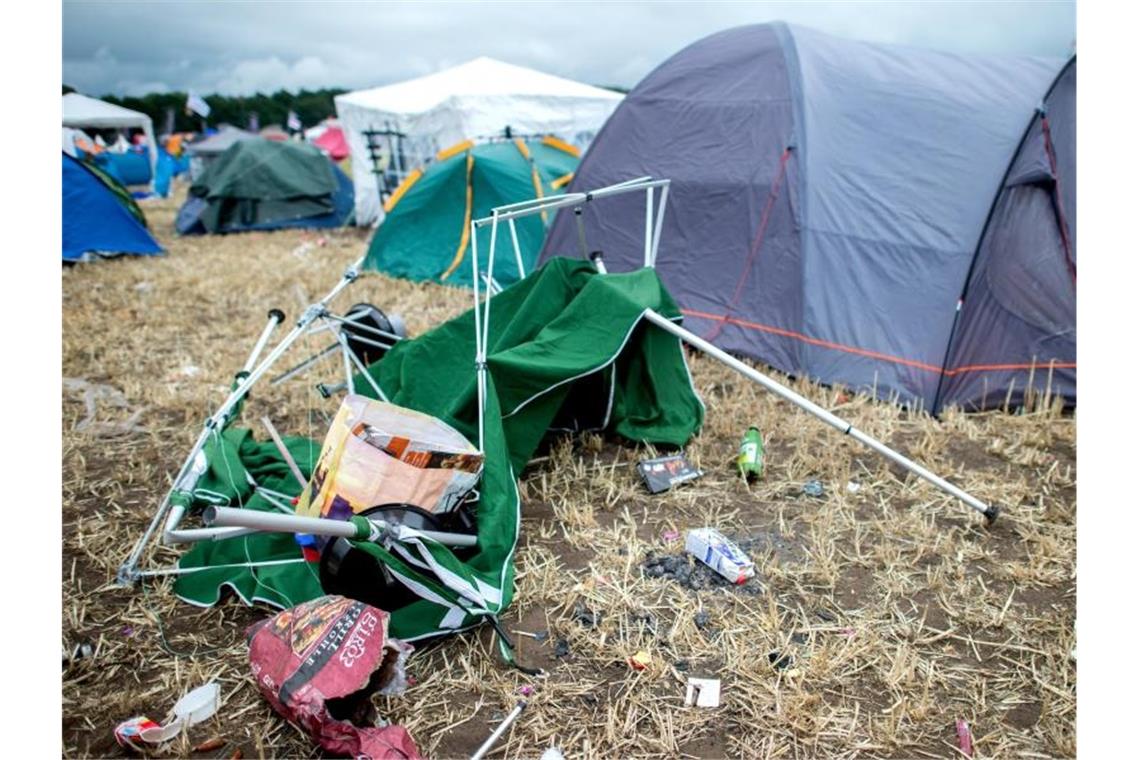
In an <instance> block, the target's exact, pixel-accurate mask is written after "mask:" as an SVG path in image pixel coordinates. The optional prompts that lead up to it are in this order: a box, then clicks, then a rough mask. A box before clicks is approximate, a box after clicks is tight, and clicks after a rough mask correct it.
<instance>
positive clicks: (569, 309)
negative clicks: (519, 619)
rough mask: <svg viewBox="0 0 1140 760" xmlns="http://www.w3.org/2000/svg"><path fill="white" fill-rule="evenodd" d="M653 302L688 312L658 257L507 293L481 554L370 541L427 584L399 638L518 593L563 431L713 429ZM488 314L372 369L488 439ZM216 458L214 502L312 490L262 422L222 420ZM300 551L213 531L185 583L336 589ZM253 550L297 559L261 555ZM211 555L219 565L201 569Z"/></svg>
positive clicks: (666, 435)
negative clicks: (479, 351)
mask: <svg viewBox="0 0 1140 760" xmlns="http://www.w3.org/2000/svg"><path fill="white" fill-rule="evenodd" d="M647 309H653V310H656V311H658V312H660V313H662V314H663V315H665V316H666V317H668V318H671V319H679V318H680V314H679V312H678V310H677V308H676V305H675V304H674V303H673V301H672V299H671V298H670V296H669V294H668V293H667V292H666V291H665V289H664V287H662V285H661V283H660V281H659V280H658V279H657V276H656V274H655V273H654V272H653V271H652V270H649V269H645V270H641V271H637V272H632V273H628V274H619V275H603V274H598V273H597V272H596V271H595V270H594V268H593V267H592V265H590V264H589V263H587V262H583V261H572V260H569V259H556V260H552V261H551V262H549V263H548V264H547V265H546V266H544V267H543V268H542V269H540V270H538V271H536V272H534V273H533V274H531V275H530V276H529V277H527V278H526V279H524V280H522V281H520V282H518V283H515V284H514V285H512V286H510V287H508V288H506V289H505V290H504V291H502V292H501V293H500V294H498V295H497V296H495V297H494V298H493V300H492V303H491V314H492V323H491V330H490V336H489V342H488V356H487V366H488V371H489V378H488V397H487V409H486V428H485V436H484V440H485V443H484V453H485V454H486V460H485V464H484V472H483V479H482V481H481V483H480V487H479V493H480V500H479V503H478V506H477V510H476V514H477V521H478V550H477V552H476V553H475V555H474V556H472V557H471V558H469V559H467V560H465V561H461V560H459V559H458V558H457V557H456V556H455V555H454V554H453V553H452V552H451V550H450V549H448V548H447V547H444V546H442V545H439V544H437V543H435V542H433V541H430V540H427V539H425V540H422V541H416V542H410V543H407V542H405V543H401V544H398V545H396V546H394V547H393V549H392V550H388V549H385V548H383V547H381V546H378V545H376V544H368V543H362V544H359V547H360V548H361V549H362V550H364V551H366V552H368V553H370V554H372V555H373V556H374V558H375V560H376V561H377V562H378V563H383V564H384V565H385V566H386V567H387V568H388V569H389V570H390V571H391V572H392V573H393V574H394V575H395V576H396V577H397V578H398V579H400V580H401V581H402V582H404V583H405V584H406V585H407V586H408V587H409V588H413V589H415V590H416V593H417V595H418V596H419V598H418V599H417V600H416V601H414V602H412V603H411V604H409V605H407V606H405V607H401V608H399V609H395V610H390V612H391V613H392V618H391V628H390V632H391V634H392V635H393V636H396V637H398V638H403V639H405V640H415V639H420V638H425V637H430V636H437V635H441V634H445V633H449V632H454V631H457V630H461V629H464V628H467V627H470V626H473V625H476V624H477V623H479V622H480V621H481V620H482V619H484V618H485V617H486V616H488V615H497V614H499V613H500V612H501V611H502V610H503V609H505V608H506V607H507V606H508V605H509V604H510V602H511V599H512V598H513V595H514V552H515V546H516V543H517V540H518V531H519V509H520V502H519V495H518V492H517V490H516V486H515V479H516V477H517V475H518V474H519V473H520V472H521V471H522V469H523V468H524V467H525V466H526V463H527V462H528V461H529V460H530V459H531V457H532V456H533V453H534V451H535V449H536V448H537V447H538V445H539V443H540V441H541V440H542V439H543V437H544V435H546V433H547V431H548V430H550V429H551V428H559V429H566V428H570V429H599V430H603V429H604V430H607V431H610V432H612V433H616V434H618V435H621V436H623V437H625V438H627V439H629V440H633V441H646V442H652V443H657V444H667V445H683V444H684V443H686V442H687V441H688V440H689V438H690V437H691V436H692V435H693V434H694V433H696V431H697V430H698V429H699V428H700V425H701V423H702V421H703V417H704V407H703V405H702V403H701V401H700V399H699V398H698V396H697V394H696V391H695V390H694V388H693V386H692V382H691V379H690V377H689V373H688V368H687V366H686V364H685V357H684V353H683V351H682V350H681V346H680V344H679V343H678V341H677V339H676V338H674V337H673V336H671V335H669V334H667V333H665V332H664V331H662V330H660V329H656V328H653V327H652V326H649V325H647V324H645V323H644V321H643V314H644V312H645V310H647ZM474 319H475V317H474V313H473V312H470V311H469V312H467V313H466V314H463V315H461V316H459V317H457V318H455V319H453V320H451V321H450V322H447V323H445V324H443V325H441V326H439V327H437V328H436V329H434V330H432V331H430V332H428V333H425V334H424V335H422V336H420V337H418V338H415V339H411V340H407V341H402V342H400V343H399V344H397V345H396V347H395V348H393V349H392V350H391V351H390V352H389V353H388V354H387V355H386V356H385V358H384V359H383V360H382V361H380V362H378V363H376V364H374V365H372V366H371V367H370V368H369V373H370V374H371V375H372V376H373V377H374V378H375V379H376V380H377V381H378V382H379V384H380V386H381V388H382V389H383V390H384V393H385V394H386V395H387V396H388V397H389V399H390V401H391V402H392V403H395V404H398V405H400V406H403V407H407V408H410V409H414V410H417V411H420V412H424V413H426V414H430V415H433V416H435V417H438V418H439V419H441V420H443V421H444V422H446V423H447V424H449V425H451V426H453V427H454V428H456V429H457V430H458V431H460V432H461V433H463V434H464V435H465V436H466V437H467V438H468V439H469V440H473V441H475V440H478V430H477V424H478V409H477V392H476V373H475V367H474V365H473V362H472V360H471V359H472V356H473V355H474V344H475V338H474ZM357 392H358V393H362V394H366V395H371V394H370V387H369V384H368V383H366V382H364V381H363V380H360V381H358V383H357ZM286 445H287V446H288V447H289V450H290V452H291V453H292V454H293V456H294V458H295V459H296V460H297V463H298V465H299V466H300V467H301V469H302V471H303V472H304V473H305V474H306V475H309V474H310V473H311V471H312V467H313V463H314V460H315V458H316V456H317V450H318V446H319V444H318V443H316V442H315V441H311V440H308V439H306V438H290V439H288V440H287V444H286ZM206 458H207V461H208V463H209V470H208V472H207V474H206V475H205V476H204V478H203V479H202V480H201V481H199V486H198V489H197V491H196V492H195V498H196V499H197V500H199V501H200V502H201V503H218V502H220V501H227V502H229V503H231V504H234V505H237V504H238V503H241V504H243V505H244V506H245V508H247V509H262V510H272V509H274V507H273V505H272V504H271V503H270V501H269V500H267V499H266V498H265V497H264V496H263V494H264V493H266V492H265V491H257V490H255V489H254V487H253V486H252V485H251V481H253V482H256V483H257V484H259V485H261V486H263V487H264V488H266V489H271V490H277V491H282V492H283V493H286V494H290V495H292V494H295V493H297V492H298V491H299V487H298V486H297V485H296V483H295V482H293V481H292V478H291V476H290V475H289V472H288V467H287V466H286V465H285V463H284V462H283V461H282V460H281V457H280V455H279V454H276V453H275V450H274V447H273V444H272V443H268V442H267V443H257V442H255V441H254V440H253V439H252V436H251V434H250V432H249V431H248V430H241V429H238V428H230V429H228V430H226V431H224V432H221V433H219V434H217V435H216V436H214V438H213V439H212V440H211V442H210V443H209V445H208V446H207V449H206ZM247 476H248V477H247ZM300 556H301V552H300V549H299V548H298V547H297V545H296V543H294V541H293V537H292V536H289V535H284V534H276V535H274V534H268V535H250V536H241V537H237V538H232V539H226V540H223V541H217V542H212V543H200V544H197V545H195V546H194V548H193V549H192V550H191V551H190V552H189V553H188V554H187V555H185V556H184V557H183V559H182V561H181V563H180V564H181V567H182V568H183V571H184V573H183V574H182V575H180V576H179V577H178V580H177V581H176V585H175V592H176V593H177V594H178V595H179V596H180V597H182V598H183V599H185V600H187V601H190V602H191V603H194V604H199V605H212V604H215V603H216V602H217V601H218V600H219V598H220V592H221V590H222V588H223V587H225V586H229V587H231V588H233V589H234V590H235V591H237V593H238V594H239V595H240V596H241V597H242V598H243V599H244V600H246V601H247V602H252V601H254V600H264V601H267V602H269V603H271V604H276V605H278V606H291V605H293V604H296V603H298V602H301V601H305V600H307V599H312V598H315V597H316V596H319V595H320V594H321V593H322V591H321V589H320V586H319V582H318V581H317V574H316V570H315V567H314V566H313V565H310V564H307V563H303V562H298V561H297V560H298V559H299V557H300ZM251 560H252V561H269V562H273V561H276V562H278V563H280V562H285V563H287V564H270V565H265V566H261V567H247V566H245V565H247V564H248V563H249V562H250V561H251ZM199 567H205V568H209V569H206V570H190V569H191V568H199ZM187 570H190V572H185V571H187Z"/></svg>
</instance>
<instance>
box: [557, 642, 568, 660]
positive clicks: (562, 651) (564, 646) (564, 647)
mask: <svg viewBox="0 0 1140 760" xmlns="http://www.w3.org/2000/svg"><path fill="white" fill-rule="evenodd" d="M554 656H555V657H569V656H570V642H569V641H567V640H566V639H559V640H558V641H556V642H554Z"/></svg>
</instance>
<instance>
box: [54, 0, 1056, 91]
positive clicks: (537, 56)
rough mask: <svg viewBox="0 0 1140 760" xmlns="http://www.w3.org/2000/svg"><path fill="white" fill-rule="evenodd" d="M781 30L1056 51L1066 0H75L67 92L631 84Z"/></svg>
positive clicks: (967, 49)
mask: <svg viewBox="0 0 1140 760" xmlns="http://www.w3.org/2000/svg"><path fill="white" fill-rule="evenodd" d="M774 20H783V21H788V22H791V23H797V24H802V25H804V26H810V27H814V28H816V29H819V30H822V31H825V32H830V33H832V34H836V35H840V36H844V37H852V38H856V39H864V40H870V41H876V42H893V43H903V44H909V45H919V46H923V47H931V48H938V49H942V50H950V51H955V52H963V53H998V54H1028V55H1046V56H1058V57H1063V56H1067V55H1069V54H1070V53H1071V52H1072V48H1073V44H1074V41H1075V37H1076V32H1075V27H1076V10H1075V7H1074V4H1073V3H1072V2H1067V1H1064V0H1061V1H1058V2H1046V1H1044V0H1038V1H1037V2H996V1H995V2H978V3H975V2H946V3H941V2H938V3H936V2H894V3H855V2H819V3H808V2H770V3H764V2H739V3H714V2H702V3H696V2H694V3H688V2H677V3H648V2H626V3H619V2H608V3H594V2H582V3H572V2H567V1H566V0H560V1H559V2H552V3H538V2H530V3H506V2H498V3H492V2H478V3H474V2H472V3H454V2H438V3H431V2H415V3H409V2H388V3H339V2H319V3H318V2H291V3H290V2H271V1H269V0H265V1H263V2H225V3H222V2H205V1H203V0H200V1H199V2H164V3H135V2H121V1H120V2H72V1H68V0H65V2H64V5H63V81H64V83H66V84H69V85H71V86H72V87H75V88H77V89H78V90H80V91H81V92H85V93H87V94H89V95H103V94H116V95H141V94H145V93H147V92H155V91H159V92H161V91H166V90H185V89H188V88H189V89H194V90H196V91H198V92H200V93H201V94H210V93H215V92H218V93H225V94H231V95H244V94H250V93H253V92H258V91H262V92H271V91H274V90H278V89H282V88H284V89H287V90H294V91H295V90H298V89H302V88H309V89H313V88H319V87H344V88H348V89H357V88H361V87H371V86H376V85H381V84H388V83H391V82H395V81H399V80H401V79H407V78H410V77H414V76H419V75H422V74H427V73H430V72H432V71H437V70H439V69H441V68H445V67H447V66H452V65H455V64H457V63H462V62H463V61H466V60H469V59H471V58H474V57H476V56H480V55H488V56H491V57H493V58H499V59H502V60H505V61H509V62H511V63H516V64H520V65H523V66H530V67H532V68H536V69H540V70H543V71H547V72H550V73H553V74H559V75H562V76H566V77H570V78H573V79H578V80H581V81H585V82H589V83H591V84H616V85H622V86H625V87H632V86H633V85H634V84H636V83H637V82H638V80H640V79H641V78H642V77H643V76H644V75H645V74H647V73H649V71H650V70H651V69H652V68H653V67H654V66H656V65H657V64H659V63H661V62H662V61H663V60H665V58H667V57H668V56H670V55H672V54H673V53H675V52H676V51H678V50H680V49H681V48H682V47H684V46H685V45H687V44H689V43H691V42H694V41H695V40H698V39H700V38H701V37H704V36H706V35H708V34H711V33H712V32H715V31H718V30H721V29H726V28H729V27H733V26H739V25H741V24H749V23H757V22H763V21H774Z"/></svg>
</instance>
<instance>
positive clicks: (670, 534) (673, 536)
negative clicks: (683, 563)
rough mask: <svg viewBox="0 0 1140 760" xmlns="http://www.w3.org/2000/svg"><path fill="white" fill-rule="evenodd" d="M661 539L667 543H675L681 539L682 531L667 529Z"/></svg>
mask: <svg viewBox="0 0 1140 760" xmlns="http://www.w3.org/2000/svg"><path fill="white" fill-rule="evenodd" d="M661 540H662V541H664V542H665V543H666V544H673V543H676V542H677V541H680V540H681V531H679V530H667V531H664V532H663V533H662V534H661Z"/></svg>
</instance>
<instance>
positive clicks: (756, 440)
mask: <svg viewBox="0 0 1140 760" xmlns="http://www.w3.org/2000/svg"><path fill="white" fill-rule="evenodd" d="M736 467H737V469H738V470H740V475H741V477H743V478H744V479H745V480H754V479H756V478H759V477H760V476H761V475H762V474H763V472H764V439H763V438H761V437H760V428H758V427H756V426H755V425H753V426H752V427H750V428H748V430H747V432H745V433H744V438H742V439H741V440H740V453H739V454H738V455H737V456H736Z"/></svg>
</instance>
